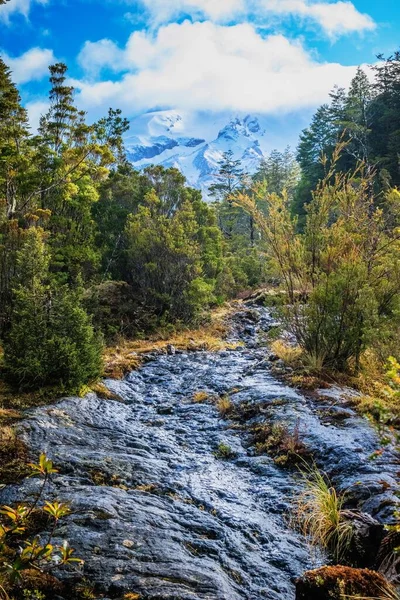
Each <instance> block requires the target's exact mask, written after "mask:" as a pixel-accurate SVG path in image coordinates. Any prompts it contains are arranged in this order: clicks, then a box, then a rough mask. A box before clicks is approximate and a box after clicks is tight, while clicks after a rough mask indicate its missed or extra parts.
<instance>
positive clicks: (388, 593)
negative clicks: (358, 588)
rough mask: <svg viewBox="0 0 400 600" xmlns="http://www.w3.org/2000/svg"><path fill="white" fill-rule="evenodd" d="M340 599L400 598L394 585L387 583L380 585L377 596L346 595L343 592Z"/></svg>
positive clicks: (373, 599) (397, 599)
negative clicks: (383, 585)
mask: <svg viewBox="0 0 400 600" xmlns="http://www.w3.org/2000/svg"><path fill="white" fill-rule="evenodd" d="M341 600H400V594H399V592H398V591H397V590H396V589H395V588H394V587H392V586H391V585H389V584H388V585H387V586H385V587H382V589H381V590H380V592H379V596H348V595H346V594H344V595H342V597H341Z"/></svg>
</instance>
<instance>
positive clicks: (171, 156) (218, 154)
mask: <svg viewBox="0 0 400 600" xmlns="http://www.w3.org/2000/svg"><path fill="white" fill-rule="evenodd" d="M188 130H190V127H187V125H186V123H185V118H184V117H183V116H182V115H180V114H179V113H178V112H176V111H173V110H169V111H157V112H152V113H147V114H145V115H142V116H140V117H138V118H137V119H135V120H134V121H133V122H132V123H131V134H132V135H131V136H130V137H128V138H127V139H126V147H127V155H128V159H129V160H130V162H131V163H132V164H133V165H134V166H135V167H136V168H139V169H143V168H145V167H147V166H149V165H152V164H156V165H163V166H164V167H167V168H168V167H175V168H177V169H179V170H180V171H181V172H182V173H183V174H184V175H185V177H186V179H187V181H188V183H189V185H191V186H193V187H196V188H198V189H201V190H202V192H203V195H204V197H205V198H207V197H208V189H209V187H210V185H211V184H212V183H213V182H214V176H215V174H216V172H217V171H218V167H219V161H220V160H221V158H222V156H223V153H224V152H227V151H228V150H232V151H233V154H234V158H235V159H239V160H240V161H241V162H242V165H243V169H244V170H245V171H246V172H248V173H254V172H255V171H256V169H257V167H258V166H259V164H260V161H261V160H262V158H263V157H264V156H265V154H266V151H267V137H266V131H265V129H264V128H263V126H262V124H261V122H260V119H259V118H258V117H257V116H252V115H247V116H246V117H234V118H231V119H230V120H229V121H228V122H227V123H225V124H223V125H222V127H219V128H218V134H217V136H216V137H215V133H214V135H213V134H212V133H211V134H210V133H209V132H208V134H207V136H205V137H204V138H202V137H199V136H197V135H194V136H190V135H189V136H188V135H185V133H186V132H187V131H188ZM210 136H211V137H210ZM207 137H210V139H206V138H207Z"/></svg>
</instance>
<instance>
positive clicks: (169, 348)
mask: <svg viewBox="0 0 400 600" xmlns="http://www.w3.org/2000/svg"><path fill="white" fill-rule="evenodd" d="M167 354H168V355H169V356H175V354H176V348H175V346H173V345H172V344H168V346H167Z"/></svg>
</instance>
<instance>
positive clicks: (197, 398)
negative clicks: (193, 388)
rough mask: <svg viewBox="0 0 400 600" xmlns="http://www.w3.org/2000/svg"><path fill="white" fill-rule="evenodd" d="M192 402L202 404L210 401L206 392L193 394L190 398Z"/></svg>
mask: <svg viewBox="0 0 400 600" xmlns="http://www.w3.org/2000/svg"><path fill="white" fill-rule="evenodd" d="M192 400H193V402H195V403H196V404H203V402H207V401H208V400H210V394H209V393H208V392H195V393H194V394H193V396H192Z"/></svg>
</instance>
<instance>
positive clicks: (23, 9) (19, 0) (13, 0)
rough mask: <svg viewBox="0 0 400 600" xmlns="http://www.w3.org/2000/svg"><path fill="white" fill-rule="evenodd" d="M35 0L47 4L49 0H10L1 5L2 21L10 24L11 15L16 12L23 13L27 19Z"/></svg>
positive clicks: (0, 15)
mask: <svg viewBox="0 0 400 600" xmlns="http://www.w3.org/2000/svg"><path fill="white" fill-rule="evenodd" d="M34 2H36V3H37V4H47V2H48V0H10V2H6V3H5V4H2V5H0V21H3V22H4V23H6V24H7V25H8V24H10V17H11V16H13V15H16V14H21V15H22V16H23V17H25V18H26V19H27V18H28V17H29V12H30V10H31V5H32V4H33V3H34Z"/></svg>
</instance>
